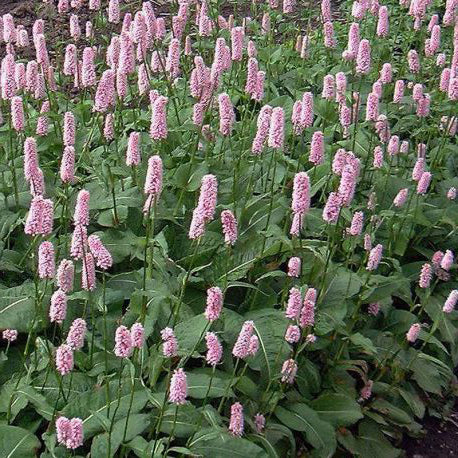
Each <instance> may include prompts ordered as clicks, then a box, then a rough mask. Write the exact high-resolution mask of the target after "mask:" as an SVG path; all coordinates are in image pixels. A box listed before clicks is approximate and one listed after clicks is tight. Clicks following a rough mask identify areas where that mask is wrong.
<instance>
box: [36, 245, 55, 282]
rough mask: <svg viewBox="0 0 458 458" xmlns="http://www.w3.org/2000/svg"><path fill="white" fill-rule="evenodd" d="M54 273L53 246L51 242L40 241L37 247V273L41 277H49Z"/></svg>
mask: <svg viewBox="0 0 458 458" xmlns="http://www.w3.org/2000/svg"><path fill="white" fill-rule="evenodd" d="M55 273H56V266H55V260H54V246H53V244H52V243H51V242H48V241H46V242H42V243H41V245H40V247H39V248H38V275H39V277H40V278H42V279H45V278H46V279H50V278H54V275H55Z"/></svg>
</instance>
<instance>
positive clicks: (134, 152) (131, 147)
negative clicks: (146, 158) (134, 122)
mask: <svg viewBox="0 0 458 458" xmlns="http://www.w3.org/2000/svg"><path fill="white" fill-rule="evenodd" d="M140 159H141V157H140V132H131V134H130V135H129V140H128V143H127V153H126V165H128V166H131V167H133V166H136V165H138V164H140Z"/></svg>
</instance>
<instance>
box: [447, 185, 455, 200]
mask: <svg viewBox="0 0 458 458" xmlns="http://www.w3.org/2000/svg"><path fill="white" fill-rule="evenodd" d="M447 199H449V200H455V199H456V188H455V187H453V186H452V187H451V188H450V189H449V190H448V191H447Z"/></svg>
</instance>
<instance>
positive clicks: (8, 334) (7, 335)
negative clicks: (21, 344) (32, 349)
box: [2, 329, 18, 343]
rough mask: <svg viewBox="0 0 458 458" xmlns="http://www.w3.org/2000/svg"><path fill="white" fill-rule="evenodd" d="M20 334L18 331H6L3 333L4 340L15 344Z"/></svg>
mask: <svg viewBox="0 0 458 458" xmlns="http://www.w3.org/2000/svg"><path fill="white" fill-rule="evenodd" d="M17 336H18V332H17V331H16V329H5V330H4V331H3V332H2V338H3V339H5V340H7V341H8V342H10V343H11V342H14V341H15V340H16V339H17Z"/></svg>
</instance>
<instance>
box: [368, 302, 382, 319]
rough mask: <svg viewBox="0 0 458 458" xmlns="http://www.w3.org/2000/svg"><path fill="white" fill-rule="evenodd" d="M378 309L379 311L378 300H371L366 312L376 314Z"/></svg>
mask: <svg viewBox="0 0 458 458" xmlns="http://www.w3.org/2000/svg"><path fill="white" fill-rule="evenodd" d="M379 311H380V305H379V304H378V302H372V303H371V304H369V306H368V307H367V313H369V315H373V316H377V315H378V313H379Z"/></svg>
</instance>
